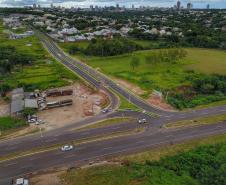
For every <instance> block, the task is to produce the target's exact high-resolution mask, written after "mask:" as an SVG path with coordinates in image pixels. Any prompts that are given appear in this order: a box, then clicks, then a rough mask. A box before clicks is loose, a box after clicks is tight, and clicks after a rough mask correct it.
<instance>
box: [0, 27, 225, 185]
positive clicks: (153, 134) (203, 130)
mask: <svg viewBox="0 0 226 185" xmlns="http://www.w3.org/2000/svg"><path fill="white" fill-rule="evenodd" d="M36 34H37V36H38V37H39V38H40V40H41V41H42V43H43V44H44V46H45V48H46V49H47V50H48V51H49V52H50V53H51V54H52V55H53V56H54V57H55V58H56V59H57V60H58V61H60V62H61V63H62V64H64V65H65V66H66V67H67V68H69V69H70V70H72V71H73V72H75V73H76V74H77V75H78V76H80V77H81V78H82V79H84V80H85V81H86V82H87V83H88V84H90V85H92V87H94V88H96V89H98V90H103V91H104V92H105V93H106V94H107V95H108V96H109V98H110V105H109V108H110V109H111V110H112V111H111V112H109V113H107V114H102V113H101V114H98V115H96V116H94V117H90V118H88V119H85V120H82V121H80V122H78V123H71V124H69V125H68V126H65V127H63V128H59V129H55V130H52V131H48V132H44V133H43V137H40V134H33V135H28V136H24V137H19V138H15V139H10V140H5V141H4V140H3V141H0V148H1V150H0V156H1V157H2V156H7V155H9V154H13V153H18V152H25V151H29V150H32V149H37V148H46V147H50V146H54V145H59V144H64V143H70V142H72V141H78V140H82V139H88V138H91V137H102V136H106V135H111V134H114V133H117V132H126V131H132V130H134V129H136V128H138V127H144V128H145V131H144V132H141V133H138V134H132V135H129V136H128V135H127V136H122V137H118V138H114V139H108V140H103V141H96V142H91V143H86V144H85V143H84V144H80V145H78V146H76V147H75V150H73V151H71V152H66V153H65V152H61V151H60V150H59V149H57V150H51V151H49V152H43V153H38V154H34V155H29V156H26V157H21V158H17V159H12V160H9V161H5V162H3V161H2V162H0V185H6V184H7V183H8V182H9V181H10V179H11V178H12V177H15V176H21V175H25V174H27V173H31V172H35V171H39V170H43V169H46V168H51V167H59V166H80V165H82V164H87V163H88V162H89V161H93V160H94V161H95V160H103V159H104V158H106V157H112V156H118V155H120V154H127V153H132V152H137V151H143V150H147V149H150V148H153V147H157V146H160V145H165V144H171V143H177V142H183V141H184V140H188V139H195V138H200V137H205V136H209V135H215V134H221V133H226V122H222V123H218V124H213V125H203V126H198V127H192V128H182V129H178V130H175V129H164V128H162V126H163V125H164V124H166V123H168V122H175V121H179V120H188V119H195V118H199V117H207V116H212V115H220V114H226V105H224V106H217V107H212V108H207V109H201V110H191V111H184V112H169V111H166V110H162V109H159V108H157V107H155V106H153V105H150V104H148V103H146V102H145V101H143V100H142V99H141V98H139V97H137V96H136V95H134V94H133V93H132V92H130V91H128V90H126V89H124V88H122V87H120V86H119V85H118V84H116V83H115V82H114V81H112V80H111V79H109V78H108V77H106V76H105V75H104V74H101V73H99V72H98V71H96V70H94V69H92V68H91V67H89V66H87V65H86V64H83V63H81V62H80V61H77V60H75V59H73V58H71V57H70V56H68V55H66V54H65V53H64V52H63V51H62V50H61V49H60V48H59V47H58V46H57V44H56V43H55V42H53V41H52V40H51V39H49V38H48V37H46V36H45V35H44V34H42V33H41V32H38V31H36ZM115 93H117V94H120V95H121V96H123V97H125V98H126V99H127V100H128V101H130V102H131V103H133V104H134V105H136V106H137V107H138V108H140V109H141V112H138V111H131V110H124V111H117V109H118V107H119V103H120V102H119V98H118V96H117V95H116V94H115ZM143 110H145V111H146V113H144V112H142V111H143ZM115 117H131V118H133V121H129V122H122V123H117V124H114V125H109V126H105V127H101V128H94V129H88V130H77V131H76V130H75V129H76V128H80V127H81V126H85V125H90V124H94V123H95V122H97V121H100V120H105V119H109V118H115ZM138 118H146V119H147V121H148V123H147V125H143V126H142V125H139V124H138V123H137V119H138Z"/></svg>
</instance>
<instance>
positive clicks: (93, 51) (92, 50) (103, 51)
mask: <svg viewBox="0 0 226 185" xmlns="http://www.w3.org/2000/svg"><path fill="white" fill-rule="evenodd" d="M140 49H142V47H141V46H140V45H138V44H136V43H135V42H133V41H131V40H128V39H125V38H115V39H111V40H104V39H97V40H96V39H94V40H92V42H90V44H89V45H88V47H87V48H86V49H85V51H84V52H85V53H86V54H88V55H94V56H114V55H120V54H124V53H131V52H133V51H136V50H140Z"/></svg>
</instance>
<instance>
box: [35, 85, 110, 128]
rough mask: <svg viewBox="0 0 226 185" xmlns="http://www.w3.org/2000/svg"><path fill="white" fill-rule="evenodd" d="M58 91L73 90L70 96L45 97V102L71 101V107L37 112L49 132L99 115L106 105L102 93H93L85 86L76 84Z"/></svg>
mask: <svg viewBox="0 0 226 185" xmlns="http://www.w3.org/2000/svg"><path fill="white" fill-rule="evenodd" d="M59 89H73V91H74V92H73V94H72V95H70V96H58V97H47V102H53V101H60V100H65V99H72V100H73V104H72V105H71V106H65V107H59V108H52V109H48V110H43V111H39V112H38V114H37V115H38V118H39V119H41V120H43V121H45V123H46V124H44V125H43V126H44V128H45V129H47V130H49V129H53V128H59V127H62V126H65V125H66V124H70V123H75V122H77V121H80V120H82V119H84V118H86V117H89V116H93V115H95V114H98V113H100V111H101V109H102V106H103V105H105V104H106V103H107V101H108V100H107V96H106V95H105V94H104V93H103V92H95V91H93V90H92V89H90V88H88V87H87V86H85V85H83V84H80V83H76V84H74V85H71V86H67V87H63V88H59Z"/></svg>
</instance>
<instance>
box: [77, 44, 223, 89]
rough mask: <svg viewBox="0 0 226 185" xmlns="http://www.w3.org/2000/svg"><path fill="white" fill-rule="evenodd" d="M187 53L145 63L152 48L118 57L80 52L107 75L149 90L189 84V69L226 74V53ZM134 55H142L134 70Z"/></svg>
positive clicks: (84, 59)
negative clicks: (174, 59) (172, 61)
mask: <svg viewBox="0 0 226 185" xmlns="http://www.w3.org/2000/svg"><path fill="white" fill-rule="evenodd" d="M186 50H187V52H188V55H187V57H186V58H185V59H183V61H180V62H178V63H176V64H167V63H165V64H157V65H150V64H146V62H145V56H148V54H149V53H150V52H152V51H138V52H134V53H132V54H127V55H121V56H115V57H85V56H82V55H78V56H77V57H78V58H80V59H81V60H82V61H84V62H86V63H87V64H89V65H91V66H92V67H94V68H99V69H100V70H101V71H102V72H104V73H105V74H108V75H110V76H113V77H118V78H121V79H124V80H128V81H129V82H131V83H134V84H136V85H138V86H140V87H141V88H142V89H144V90H147V91H150V90H152V89H160V90H161V89H172V88H175V87H178V86H180V85H185V84H189V81H187V80H186V78H187V77H188V76H189V75H190V74H189V73H188V72H187V71H190V70H194V71H195V72H202V73H206V74H213V73H216V74H225V73H226V52H224V51H217V50H209V49H198V48H192V49H186ZM133 56H136V57H138V58H140V63H141V64H140V66H139V67H138V68H137V69H135V70H133V69H132V68H131V66H130V61H131V59H132V57H133Z"/></svg>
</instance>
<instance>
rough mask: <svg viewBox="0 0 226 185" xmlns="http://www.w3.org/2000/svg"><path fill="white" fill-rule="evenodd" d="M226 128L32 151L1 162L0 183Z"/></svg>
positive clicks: (206, 127)
mask: <svg viewBox="0 0 226 185" xmlns="http://www.w3.org/2000/svg"><path fill="white" fill-rule="evenodd" d="M225 132H226V123H225V122H222V123H219V124H213V125H204V126H199V127H193V128H189V129H188V128H187V129H180V130H171V131H163V132H156V133H152V134H150V133H149V132H147V133H146V134H141V135H136V136H127V137H120V138H116V139H109V140H104V141H98V142H92V143H88V144H82V145H78V146H75V149H73V150H72V151H68V152H62V151H60V149H57V150H53V151H49V152H44V153H40V154H34V155H32V156H27V157H24V158H18V159H16V160H10V161H7V162H1V163H0V184H1V185H6V184H7V183H10V182H11V178H12V177H17V176H21V175H26V174H30V173H32V172H35V171H38V170H43V169H46V168H49V167H60V166H68V167H70V166H78V165H82V164H85V163H89V162H90V161H96V160H103V159H106V158H107V157H113V156H118V155H122V154H128V153H132V152H137V151H143V150H147V149H151V148H153V147H157V146H160V145H166V144H173V143H177V142H182V141H185V140H188V139H197V138H200V137H204V136H209V135H214V134H220V133H225Z"/></svg>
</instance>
